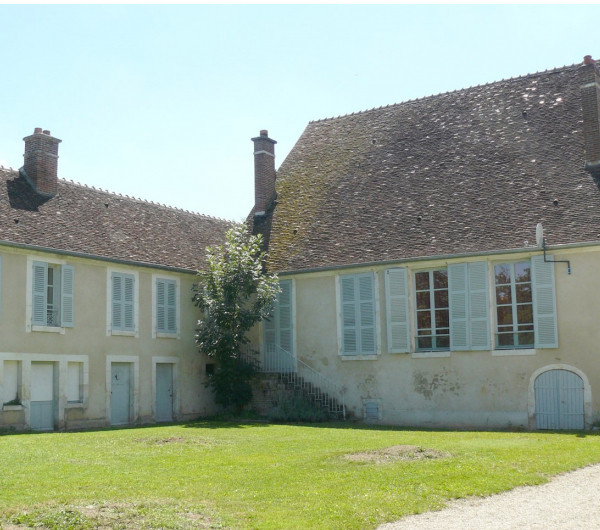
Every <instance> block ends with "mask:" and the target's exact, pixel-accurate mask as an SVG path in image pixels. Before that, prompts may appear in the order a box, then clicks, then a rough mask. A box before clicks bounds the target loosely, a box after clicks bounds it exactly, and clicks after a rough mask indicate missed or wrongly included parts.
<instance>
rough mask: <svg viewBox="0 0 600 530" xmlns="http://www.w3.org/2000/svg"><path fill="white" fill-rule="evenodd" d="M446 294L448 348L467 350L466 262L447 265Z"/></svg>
mask: <svg viewBox="0 0 600 530" xmlns="http://www.w3.org/2000/svg"><path fill="white" fill-rule="evenodd" d="M448 294H449V298H450V301H449V302H450V349H451V350H454V351H456V350H467V349H468V348H469V342H468V340H469V334H468V323H467V311H468V308H467V304H468V300H467V294H468V293H467V264H466V263H457V264H454V265H449V266H448Z"/></svg>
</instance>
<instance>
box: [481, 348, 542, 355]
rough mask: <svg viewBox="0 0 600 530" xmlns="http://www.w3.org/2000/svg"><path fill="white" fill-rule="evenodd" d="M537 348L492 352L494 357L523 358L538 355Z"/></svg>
mask: <svg viewBox="0 0 600 530" xmlns="http://www.w3.org/2000/svg"><path fill="white" fill-rule="evenodd" d="M536 354H537V350H536V349H535V348H516V349H506V350H492V357H522V356H525V355H536Z"/></svg>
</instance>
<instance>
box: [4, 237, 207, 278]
mask: <svg viewBox="0 0 600 530" xmlns="http://www.w3.org/2000/svg"><path fill="white" fill-rule="evenodd" d="M0 246H6V247H12V248H18V249H22V250H35V251H37V252H48V253H50V254H59V255H61V256H72V257H75V258H84V259H94V260H97V261H105V262H108V263H118V264H120V265H132V266H135V267H145V268H148V269H158V270H163V271H170V272H179V273H183V274H196V273H197V272H198V271H196V270H191V269H183V268H181V267H169V266H167V265H158V264H154V263H146V262H144V261H133V260H126V259H118V258H109V257H105V256H97V255H95V254H86V253H85V252H75V251H71V250H60V249H56V248H49V247H41V246H38V245H26V244H24V243H14V242H12V241H4V240H1V239H0Z"/></svg>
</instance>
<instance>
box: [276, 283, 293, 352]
mask: <svg viewBox="0 0 600 530" xmlns="http://www.w3.org/2000/svg"><path fill="white" fill-rule="evenodd" d="M279 286H280V287H281V292H280V293H279V296H278V299H277V312H278V313H279V314H278V315H277V316H278V322H277V324H278V328H279V329H278V331H279V347H280V348H281V349H283V350H285V351H287V352H290V353H291V352H292V349H293V348H292V281H291V280H285V281H282V282H280V283H279Z"/></svg>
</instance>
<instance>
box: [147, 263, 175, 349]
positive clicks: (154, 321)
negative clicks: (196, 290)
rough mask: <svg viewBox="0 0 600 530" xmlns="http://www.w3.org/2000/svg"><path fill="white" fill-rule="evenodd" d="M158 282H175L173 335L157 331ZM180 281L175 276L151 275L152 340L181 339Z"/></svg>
mask: <svg viewBox="0 0 600 530" xmlns="http://www.w3.org/2000/svg"><path fill="white" fill-rule="evenodd" d="M158 280H168V281H174V282H175V326H176V328H177V331H176V332H175V333H170V332H163V331H158V315H157V305H156V304H157V283H158ZM180 292H181V288H180V279H179V278H178V277H177V276H170V275H167V274H152V338H153V339H156V338H159V339H161V338H164V339H180V338H181V318H180V315H181V303H180Z"/></svg>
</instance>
